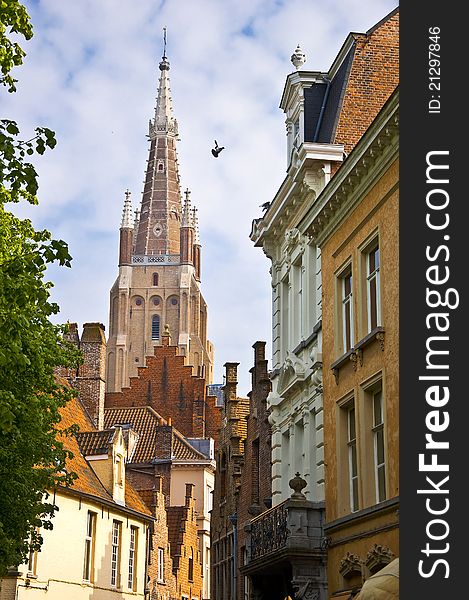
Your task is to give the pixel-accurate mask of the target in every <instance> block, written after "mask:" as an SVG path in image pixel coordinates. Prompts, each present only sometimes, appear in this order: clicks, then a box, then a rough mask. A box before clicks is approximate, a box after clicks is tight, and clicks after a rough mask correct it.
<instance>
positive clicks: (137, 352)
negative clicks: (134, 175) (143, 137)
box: [106, 51, 213, 392]
mask: <svg viewBox="0 0 469 600" xmlns="http://www.w3.org/2000/svg"><path fill="white" fill-rule="evenodd" d="M159 68H160V79H159V85H158V96H157V100H156V110H155V117H154V119H153V120H150V127H149V136H148V137H149V139H150V150H149V157H148V161H147V162H148V164H147V170H146V176H145V183H144V188H143V195H142V202H141V208H140V211H135V218H133V214H132V203H131V200H130V192H128V191H127V192H126V194H125V200H124V210H123V216H122V222H121V227H120V245H119V275H118V277H117V279H116V281H115V283H114V285H113V286H112V288H111V294H110V296H111V297H110V320H109V321H110V322H109V340H108V357H107V358H108V360H107V376H106V391H108V392H116V391H120V390H121V389H122V388H123V387H127V386H128V385H129V378H130V377H133V376H136V375H137V369H138V367H143V366H145V357H146V356H149V355H152V354H153V348H154V346H158V345H160V344H161V338H162V334H163V331H164V329H165V327H166V325H168V326H169V333H170V336H171V340H172V343H173V344H177V346H178V347H179V353H180V354H182V355H184V356H186V364H189V365H192V366H193V373H194V375H202V376H205V378H206V382H207V383H212V381H213V346H212V344H211V342H210V341H208V339H207V304H206V302H205V300H204V298H203V296H202V293H201V291H200V278H201V247H200V241H199V233H198V222H197V209H196V208H193V207H192V206H191V198H190V192H189V190H186V192H185V194H184V195H185V197H184V202H183V201H182V199H181V191H180V187H179V173H178V161H177V155H176V141H177V139H178V124H177V121H176V119H175V118H174V115H173V108H172V102H171V91H170V87H169V76H168V73H169V62H168V59H167V57H166V51H165V52H164V54H163V57H162V60H161V62H160V64H159Z"/></svg>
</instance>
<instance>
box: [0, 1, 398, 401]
mask: <svg viewBox="0 0 469 600" xmlns="http://www.w3.org/2000/svg"><path fill="white" fill-rule="evenodd" d="M25 4H26V6H27V8H28V10H29V12H30V14H31V16H32V21H33V25H34V37H33V39H32V40H31V41H30V42H28V43H25V44H23V47H24V48H25V49H26V51H27V56H26V59H25V62H24V65H23V66H22V67H21V68H20V69H17V70H16V74H15V76H16V78H17V79H19V83H18V92H17V93H16V94H14V95H11V94H10V95H7V94H6V92H5V91H4V92H2V118H14V119H15V120H17V121H18V122H19V124H20V127H21V130H22V132H23V133H24V137H28V133H31V132H32V131H33V129H34V127H35V126H38V125H42V126H46V127H49V128H51V129H53V130H54V131H55V132H56V135H57V139H58V144H57V146H56V148H55V149H54V150H53V151H52V152H47V153H46V154H45V155H44V156H43V157H41V158H39V159H38V160H36V161H35V164H36V167H37V170H38V172H39V183H40V187H39V199H40V204H39V206H38V207H33V208H32V209H30V210H23V209H22V210H21V212H22V214H28V216H30V217H31V218H32V219H33V222H34V223H35V225H36V226H37V227H41V228H42V227H46V228H48V229H49V230H51V231H52V233H53V235H54V236H55V237H59V238H62V239H65V240H66V241H67V242H68V243H69V246H70V252H71V254H72V256H73V258H74V260H73V266H72V269H63V268H62V269H55V268H54V269H51V271H50V273H49V277H50V279H51V280H52V281H53V282H54V290H53V299H54V300H55V301H56V302H58V303H59V305H60V307H61V313H60V315H59V319H58V320H59V321H67V320H69V321H74V322H78V323H79V325H80V326H81V325H82V324H83V323H84V322H88V321H100V322H102V323H104V324H105V326H106V330H107V329H108V313H109V289H110V288H111V285H112V284H113V282H114V280H115V278H116V275H117V256H118V236H119V224H120V219H121V214H122V206H123V200H124V192H125V190H126V189H127V188H128V189H129V190H130V191H131V192H132V201H133V204H134V207H136V206H137V205H138V204H139V203H140V198H141V192H142V188H143V177H144V170H145V164H146V159H147V148H148V144H147V139H146V134H147V132H148V120H149V119H150V118H151V117H153V113H154V106H155V97H156V90H157V81H158V79H157V78H158V73H159V71H158V62H159V60H160V57H161V53H162V29H163V27H164V26H166V27H167V32H168V33H167V41H168V45H167V55H168V58H169V61H170V64H171V70H170V79H171V90H172V98H173V107H174V112H175V116H176V118H177V119H178V122H179V131H180V137H181V141H180V142H179V146H178V157H179V166H180V175H181V186H182V189H186V187H189V189H190V190H191V191H192V194H191V199H192V201H193V203H194V204H195V205H196V206H197V207H198V209H199V225H200V235H201V242H202V252H203V255H202V261H203V275H202V289H203V293H204V296H205V298H206V300H207V302H208V306H209V323H208V325H209V337H210V339H211V340H212V341H213V343H214V344H215V361H216V365H215V379H216V380H217V381H220V382H221V380H222V374H223V364H224V363H225V362H226V361H237V362H240V363H241V364H240V367H239V392H240V393H241V394H243V395H244V394H246V393H247V392H248V391H249V389H250V376H249V369H250V367H251V366H252V356H253V350H252V344H253V343H254V342H255V341H256V340H265V341H267V343H268V356H269V357H270V337H271V331H270V327H271V313H270V297H271V287H270V277H269V267H270V263H269V261H268V259H267V258H266V257H265V256H264V255H263V253H262V251H261V250H260V249H259V248H254V247H253V245H252V243H251V241H250V240H249V232H250V230H251V221H252V219H254V218H256V217H258V216H260V215H261V212H262V211H261V209H260V205H261V204H263V203H264V202H266V201H269V200H271V199H272V198H273V196H274V195H275V192H276V191H277V189H278V187H279V185H280V183H281V182H282V181H283V179H284V177H285V170H286V138H285V124H284V115H283V113H282V111H281V110H280V109H279V108H278V105H279V102H280V97H281V94H282V90H283V85H284V82H285V78H286V76H287V75H288V73H290V72H291V71H293V70H294V67H293V66H292V64H291V62H290V56H291V54H292V52H293V51H294V49H295V48H296V46H297V44H300V45H301V47H302V49H303V50H304V51H305V53H306V56H307V62H306V64H305V67H304V68H305V69H309V70H323V71H326V70H327V69H328V68H329V66H330V64H331V63H332V61H333V59H334V57H335V56H336V54H337V52H338V51H339V49H340V47H341V45H342V43H343V41H344V39H345V37H346V36H347V34H348V33H349V32H350V31H366V30H367V29H369V28H370V27H372V26H373V25H374V24H375V23H376V22H377V21H379V20H380V19H381V18H383V17H384V16H385V15H386V14H387V13H388V12H390V11H391V10H392V9H393V8H394V7H395V6H396V2H395V1H389V0H348V1H346V0H341V1H340V0H330V1H327V2H326V1H324V0H323V1H317V0H287V1H284V2H281V1H276V0H161V1H157V0H99V1H96V0H73V1H72V0H68V1H64V0H34V1H33V0H29V1H26V2H25ZM214 139H217V140H218V142H219V143H220V145H224V146H225V150H224V151H223V153H222V154H221V155H220V157H219V159H217V160H215V159H213V157H212V156H211V154H210V148H211V147H212V145H213V140H214Z"/></svg>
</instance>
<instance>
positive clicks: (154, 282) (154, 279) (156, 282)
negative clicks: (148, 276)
mask: <svg viewBox="0 0 469 600" xmlns="http://www.w3.org/2000/svg"><path fill="white" fill-rule="evenodd" d="M153 285H158V273H153Z"/></svg>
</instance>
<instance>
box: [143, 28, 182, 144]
mask: <svg viewBox="0 0 469 600" xmlns="http://www.w3.org/2000/svg"><path fill="white" fill-rule="evenodd" d="M163 31H164V50H163V56H162V58H161V61H160V65H159V69H160V71H161V74H160V80H159V85H158V96H157V99H156V109H155V118H154V119H153V121H150V131H149V137H150V139H152V138H154V137H156V136H157V135H158V134H159V133H165V134H166V135H172V136H174V137H176V138H177V136H178V124H177V121H176V119H175V118H174V115H173V103H172V100H171V89H170V87H169V61H168V58H167V56H166V27H165V28H164V29H163Z"/></svg>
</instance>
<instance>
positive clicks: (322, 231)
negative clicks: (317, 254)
mask: <svg viewBox="0 0 469 600" xmlns="http://www.w3.org/2000/svg"><path fill="white" fill-rule="evenodd" d="M398 152H399V95H398V91H397V90H396V91H395V92H394V94H393V95H392V96H391V98H390V99H389V100H388V102H387V103H386V105H385V106H384V108H383V109H382V110H381V112H380V113H379V114H378V116H377V117H376V119H375V120H374V121H373V123H372V124H371V126H370V127H369V129H368V130H367V131H366V132H365V134H364V136H363V137H362V139H361V140H360V142H359V143H358V144H357V146H356V147H355V148H354V150H353V151H352V152H351V154H350V155H349V156H348V157H347V159H346V161H345V162H344V163H343V165H342V166H341V168H340V169H339V171H338V172H337V173H336V174H335V176H334V177H333V178H332V179H331V181H330V183H329V184H328V185H327V186H326V187H325V188H324V190H323V191H322V192H321V194H320V195H319V197H318V199H317V201H316V202H315V203H314V205H313V206H311V208H310V210H309V211H308V213H307V214H306V215H305V217H304V218H303V219H302V221H301V222H300V223H299V224H298V228H299V229H300V231H301V232H302V233H305V234H307V235H310V236H311V237H312V238H313V239H314V240H315V242H316V243H317V244H318V245H320V244H321V243H323V242H324V240H325V239H327V237H328V236H329V235H330V234H331V233H332V232H333V231H334V229H335V228H336V227H337V226H338V225H339V224H340V222H341V220H342V219H343V218H344V217H345V216H346V215H347V214H348V213H349V211H350V210H351V209H352V208H353V207H354V206H355V204H356V203H357V202H359V201H360V199H361V198H362V197H363V195H364V194H366V193H367V191H368V190H369V189H370V188H371V187H372V185H374V183H375V182H376V181H377V180H378V179H379V177H380V176H381V175H382V173H383V172H384V171H385V170H386V169H387V168H388V166H389V165H390V164H391V162H392V161H394V160H395V159H396V158H397V156H398Z"/></svg>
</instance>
